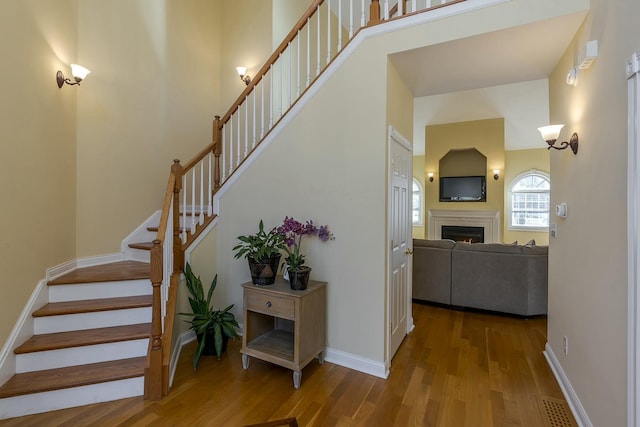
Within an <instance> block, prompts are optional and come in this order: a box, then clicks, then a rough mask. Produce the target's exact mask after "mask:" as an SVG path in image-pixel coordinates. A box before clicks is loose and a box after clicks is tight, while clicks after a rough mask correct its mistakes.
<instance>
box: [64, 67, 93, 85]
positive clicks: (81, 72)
mask: <svg viewBox="0 0 640 427" xmlns="http://www.w3.org/2000/svg"><path fill="white" fill-rule="evenodd" d="M90 72H91V71H89V70H88V69H86V68H84V67H83V66H82V65H78V64H71V75H72V76H73V79H74V80H75V82H72V81H71V79H70V78H68V77H66V78H65V76H64V74H62V71H58V72H57V73H56V82H58V87H59V88H62V85H64V84H65V83H66V84H68V85H70V86H73V85H79V84H80V82H81V81H82V80H84V78H85V77H87V74H89V73H90Z"/></svg>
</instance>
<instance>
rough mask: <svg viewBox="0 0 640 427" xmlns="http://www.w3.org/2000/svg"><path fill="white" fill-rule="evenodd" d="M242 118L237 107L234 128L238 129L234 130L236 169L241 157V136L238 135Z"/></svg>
mask: <svg viewBox="0 0 640 427" xmlns="http://www.w3.org/2000/svg"><path fill="white" fill-rule="evenodd" d="M241 119H242V118H241V117H240V106H238V109H237V110H236V126H237V127H238V128H237V129H236V131H237V132H236V168H237V167H238V165H239V164H240V161H241V157H242V151H241V150H242V143H241V142H240V141H241V139H242V135H241V134H240V120H241Z"/></svg>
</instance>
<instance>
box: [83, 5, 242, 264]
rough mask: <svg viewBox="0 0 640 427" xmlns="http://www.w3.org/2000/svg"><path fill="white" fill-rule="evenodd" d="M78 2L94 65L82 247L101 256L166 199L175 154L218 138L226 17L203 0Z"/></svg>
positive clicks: (86, 87) (88, 99)
mask: <svg viewBox="0 0 640 427" xmlns="http://www.w3.org/2000/svg"><path fill="white" fill-rule="evenodd" d="M79 4H80V6H79V23H78V36H79V46H78V51H79V53H78V60H79V61H80V63H82V64H83V65H85V66H86V67H88V68H89V69H91V70H92V73H91V74H90V75H89V77H88V78H87V80H86V82H85V83H84V84H83V85H82V87H81V88H78V89H80V90H77V93H78V132H77V134H78V142H77V159H76V161H77V165H78V166H77V168H78V176H77V182H78V189H77V190H78V191H77V218H78V219H77V255H78V256H93V255H100V254H105V253H111V252H118V251H119V250H120V242H121V241H122V239H123V238H124V237H126V236H127V235H128V234H129V233H130V232H131V231H133V230H134V229H135V228H136V227H137V226H139V225H140V224H141V223H142V221H143V220H145V219H146V218H148V217H149V216H150V215H151V214H152V213H153V212H155V211H156V210H158V209H160V204H161V200H162V197H163V194H164V188H165V186H166V181H167V177H168V174H169V167H170V165H171V163H172V160H173V159H174V158H178V159H181V160H183V161H187V160H189V159H190V158H191V157H192V156H193V155H194V154H195V153H196V152H197V151H199V150H201V149H202V148H203V147H204V146H206V145H207V144H208V143H210V141H211V120H212V119H213V116H214V114H216V113H217V112H219V111H220V109H221V108H220V87H221V86H220V80H221V72H220V70H219V64H220V55H221V54H220V52H221V49H220V34H219V31H220V20H221V17H220V14H219V8H218V7H215V6H216V3H215V2H206V1H201V0H186V1H182V0H180V1H177V0H164V1H157V0H135V1H130V0H113V1H108V2H105V1H101V0H85V1H82V2H80V3H79ZM231 72H235V70H233V69H231ZM236 79H237V80H238V82H240V80H239V79H238V78H237V76H236ZM240 83H241V82H240ZM74 89H75V88H74Z"/></svg>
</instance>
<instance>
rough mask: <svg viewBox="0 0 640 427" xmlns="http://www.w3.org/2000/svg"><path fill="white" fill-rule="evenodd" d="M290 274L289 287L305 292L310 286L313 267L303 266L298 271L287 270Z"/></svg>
mask: <svg viewBox="0 0 640 427" xmlns="http://www.w3.org/2000/svg"><path fill="white" fill-rule="evenodd" d="M287 272H288V274H289V285H290V286H291V289H293V290H294V291H304V290H305V289H307V285H308V284H309V276H310V275H311V267H307V266H302V267H300V268H299V269H298V270H291V269H288V270H287Z"/></svg>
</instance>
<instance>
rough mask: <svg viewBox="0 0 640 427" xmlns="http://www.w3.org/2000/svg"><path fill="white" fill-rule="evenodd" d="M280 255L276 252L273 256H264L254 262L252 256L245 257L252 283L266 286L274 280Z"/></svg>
mask: <svg viewBox="0 0 640 427" xmlns="http://www.w3.org/2000/svg"><path fill="white" fill-rule="evenodd" d="M281 256H282V255H280V254H278V255H277V256H274V257H265V258H262V259H261V260H260V261H261V262H256V260H255V259H253V258H252V257H247V261H248V262H249V270H250V271H251V281H252V282H253V284H254V285H260V286H266V285H272V284H273V282H275V280H276V273H277V272H278V265H280V257H281Z"/></svg>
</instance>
